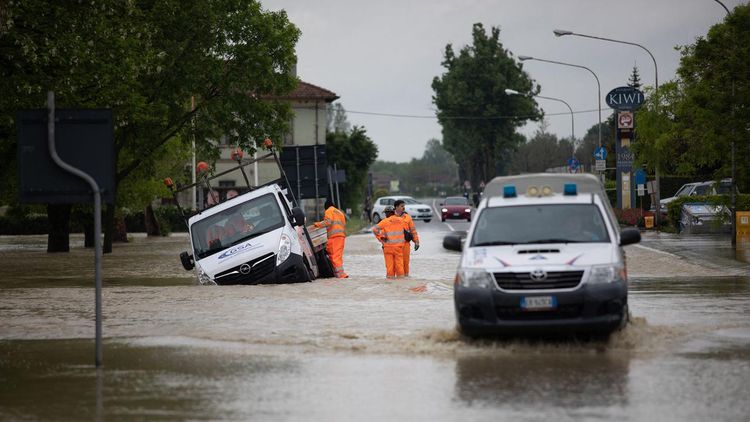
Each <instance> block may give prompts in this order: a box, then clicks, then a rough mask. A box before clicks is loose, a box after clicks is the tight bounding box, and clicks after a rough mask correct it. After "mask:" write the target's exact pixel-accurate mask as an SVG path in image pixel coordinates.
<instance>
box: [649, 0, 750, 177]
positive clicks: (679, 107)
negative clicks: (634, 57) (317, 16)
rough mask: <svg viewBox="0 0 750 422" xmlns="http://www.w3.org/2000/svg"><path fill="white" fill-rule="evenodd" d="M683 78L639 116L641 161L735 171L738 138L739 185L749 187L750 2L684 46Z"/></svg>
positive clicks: (684, 169) (718, 173)
mask: <svg viewBox="0 0 750 422" xmlns="http://www.w3.org/2000/svg"><path fill="white" fill-rule="evenodd" d="M681 54H682V57H681V60H680V66H679V68H678V70H677V74H678V79H677V80H675V81H672V82H671V83H669V84H665V85H664V86H661V87H659V98H658V99H655V98H653V96H651V97H652V98H650V99H649V100H648V101H647V102H646V104H645V106H644V107H642V108H641V109H640V110H639V111H638V113H637V114H636V119H637V120H636V121H637V122H638V142H636V152H637V153H639V155H640V156H641V157H642V158H641V160H644V161H648V162H649V165H651V164H650V163H651V162H654V161H658V162H659V163H660V166H661V167H660V168H661V169H662V170H666V172H667V173H668V172H674V173H677V174H690V175H703V176H708V177H713V178H717V179H718V178H723V177H729V175H730V174H731V150H732V145H731V144H732V141H734V144H735V147H736V152H735V160H736V163H737V171H736V175H737V180H736V182H737V184H738V186H739V188H740V190H741V191H747V190H748V189H750V163H749V162H748V160H747V159H746V158H745V157H747V156H748V154H750V132H748V131H747V127H748V122H750V108H748V107H746V106H744V105H745V104H748V103H750V73H748V72H747V65H746V63H747V62H748V60H750V5H740V6H737V7H736V8H735V9H734V10H733V11H732V13H731V14H730V15H729V16H727V17H726V18H725V20H724V21H723V22H722V23H719V24H716V25H714V26H713V27H711V29H710V30H709V31H708V34H707V35H706V37H699V38H698V39H697V40H696V42H695V43H694V44H692V45H688V46H683V47H682V48H681Z"/></svg>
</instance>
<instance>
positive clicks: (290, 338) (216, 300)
mask: <svg viewBox="0 0 750 422" xmlns="http://www.w3.org/2000/svg"><path fill="white" fill-rule="evenodd" d="M448 223H449V224H444V223H440V222H437V221H433V222H432V223H429V224H425V223H421V222H418V223H417V229H418V230H419V231H420V235H421V236H422V244H423V246H422V248H420V250H419V251H416V252H412V271H411V272H412V275H413V276H412V277H411V278H410V279H407V280H405V281H391V280H386V279H385V277H384V272H385V268H384V264H383V262H382V256H381V255H380V248H379V244H378V243H377V242H375V240H374V239H373V238H372V236H370V235H355V236H350V237H349V238H347V246H346V250H345V255H344V259H345V267H346V270H347V272H348V273H349V274H350V277H351V278H350V279H347V280H344V281H337V280H332V279H325V280H317V281H315V282H312V283H304V284H291V285H278V286H225V287H218V286H199V285H196V284H195V282H194V280H193V274H192V273H191V272H186V271H184V270H183V269H182V267H181V265H180V263H179V257H178V254H179V252H180V251H182V250H184V249H186V248H187V246H188V240H187V237H186V236H185V235H180V234H176V235H174V236H172V237H169V238H156V239H149V238H145V237H143V236H134V238H133V240H132V241H131V242H130V243H127V244H120V245H115V252H114V253H113V254H111V255H106V256H105V259H104V265H103V271H104V295H103V298H104V300H103V314H104V322H103V333H104V338H105V339H104V367H103V368H102V369H100V370H96V369H95V368H94V367H93V361H94V342H93V336H94V321H93V313H94V289H93V251H91V250H85V249H83V248H82V239H81V238H78V237H74V239H73V242H72V252H71V253H68V254H47V253H46V252H45V246H46V245H45V238H44V237H37V236H26V237H0V261H1V262H2V267H3V269H4V270H5V271H4V277H3V278H2V280H0V419H3V420H26V419H63V420H69V419H74V420H80V419H96V420H110V419H179V420H184V419H210V420H216V419H220V420H225V419H232V420H250V419H252V420H274V421H278V420H324V421H328V420H373V421H380V420H431V421H454V420H498V418H499V419H500V420H506V419H511V418H512V419H514V420H521V421H525V420H540V419H554V420H612V419H616V420H633V421H640V420H660V421H662V420H666V421H672V420H673V421H678V420H679V421H683V420H695V421H703V420H727V421H729V420H747V419H748V416H747V415H748V414H750V400H748V394H747V391H748V387H750V267H748V266H746V264H742V263H736V264H731V265H730V263H729V262H728V261H727V262H725V261H719V264H716V263H715V261H716V260H714V259H709V260H708V261H706V260H705V259H704V261H706V262H702V261H696V259H697V258H699V257H696V256H692V255H691V256H689V259H683V258H680V257H679V256H677V255H674V254H676V253H677V252H679V250H678V249H679V248H677V247H674V248H672V249H670V248H669V247H665V245H670V244H675V245H676V244H678V243H679V241H673V240H672V238H669V237H659V238H649V237H644V242H643V243H642V245H637V246H638V248H640V249H637V248H635V247H634V246H629V247H628V248H629V249H628V256H629V266H630V268H629V270H630V275H631V284H630V299H629V300H630V307H631V312H632V315H633V319H632V323H631V324H630V325H629V326H628V327H627V328H626V329H625V330H623V331H622V332H618V333H615V334H613V335H612V336H611V337H610V338H609V339H608V340H602V339H599V340H574V339H568V340H566V339H556V340H543V339H541V340H540V339H506V340H498V339H485V340H469V339H465V338H462V337H461V336H460V335H458V334H457V332H456V331H455V328H454V326H455V318H454V313H453V297H452V287H451V286H452V280H453V275H454V272H455V267H456V264H457V262H458V254H457V253H454V252H449V251H445V250H443V249H442V246H441V240H442V236H443V235H444V234H445V233H446V232H447V231H449V230H451V229H453V230H465V229H466V226H465V223H457V222H450V221H449V222H448ZM705 243H706V242H703V244H705ZM631 248H632V249H631ZM659 249H661V250H663V252H658V250H659ZM650 250H653V251H657V252H654V255H658V256H657V258H658V259H659V261H658V262H659V265H663V266H665V268H664V271H663V272H664V273H666V274H668V276H659V274H660V272H659V269H654V268H647V267H646V264H644V263H647V262H651V261H648V259H649V254H650V252H648V251H650ZM722 259H723V258H722ZM688 260H689V261H690V262H689V264H691V265H692V266H687V265H688V262H687V261H688ZM703 264H706V265H703ZM649 265H650V266H653V264H649ZM681 265H685V266H686V267H685V268H688V270H686V271H682V272H680V268H682V267H679V266H681ZM667 266H670V267H671V268H670V269H671V271H666V270H667V268H666V267H667ZM726 266H730V267H731V268H729V269H728V270H727V271H721V267H726ZM700 268H707V269H708V271H701V270H700ZM675 273H677V274H679V275H674V274H675Z"/></svg>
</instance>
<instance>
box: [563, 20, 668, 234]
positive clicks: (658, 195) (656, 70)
mask: <svg viewBox="0 0 750 422" xmlns="http://www.w3.org/2000/svg"><path fill="white" fill-rule="evenodd" d="M552 32H553V33H554V34H555V36H557V37H563V36H565V35H575V36H577V37H584V38H592V39H595V40H601V41H609V42H614V43H618V44H627V45H632V46H636V47H640V48H642V49H643V50H644V51H645V52H646V53H648V55H649V56H651V60H653V62H654V97H655V98H656V101H654V107H655V109H656V111H657V112H658V110H659V68H658V67H657V66H656V59H655V58H654V55H653V54H651V52H650V51H649V50H648V48H646V47H644V46H642V45H640V44H636V43H634V42H629V41H621V40H615V39H612V38H604V37H596V36H593V35H585V34H579V33H577V32H573V31H568V30H566V29H555V30H554V31H552ZM654 175H655V177H656V189H655V192H654V199H655V200H656V204H655V209H656V210H657V211H656V215H655V216H654V217H655V220H656V228H657V230H658V229H659V224H660V223H661V208H660V206H659V203H660V202H661V192H660V188H659V185H660V183H659V159H658V155H657V159H656V165H655V166H654Z"/></svg>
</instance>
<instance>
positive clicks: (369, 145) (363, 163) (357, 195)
mask: <svg viewBox="0 0 750 422" xmlns="http://www.w3.org/2000/svg"><path fill="white" fill-rule="evenodd" d="M326 154H327V158H328V164H329V165H333V164H336V166H337V168H338V169H339V170H345V171H346V183H344V184H343V185H341V186H340V188H339V192H340V193H341V195H342V204H341V207H342V208H344V209H346V208H351V209H352V210H361V207H360V205H361V204H362V202H363V200H364V194H365V191H366V183H367V169H368V168H369V167H370V165H371V164H372V163H373V162H374V161H375V159H376V158H377V156H378V147H377V146H376V145H375V143H374V142H372V140H371V139H370V138H369V137H368V136H367V133H366V131H365V129H364V128H362V127H358V126H354V128H352V131H351V132H350V133H346V132H335V133H328V134H327V135H326ZM358 213H359V212H356V213H354V214H355V215H356V214H358Z"/></svg>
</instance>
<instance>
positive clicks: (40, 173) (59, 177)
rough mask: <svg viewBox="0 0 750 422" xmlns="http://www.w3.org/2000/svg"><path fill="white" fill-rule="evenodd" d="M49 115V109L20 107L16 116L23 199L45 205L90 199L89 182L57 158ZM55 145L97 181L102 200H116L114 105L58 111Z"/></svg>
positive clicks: (20, 191) (61, 152) (65, 157)
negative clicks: (49, 130)
mask: <svg viewBox="0 0 750 422" xmlns="http://www.w3.org/2000/svg"><path fill="white" fill-rule="evenodd" d="M47 116H48V111H47V110H46V109H43V110H26V111H20V112H19V113H18V115H17V116H16V127H17V128H18V196H19V201H20V202H21V203H44V204H75V203H85V202H91V201H92V200H93V192H92V191H91V187H90V186H89V184H88V183H86V181H85V180H83V179H81V178H79V177H77V176H74V175H73V174H71V173H68V172H67V171H65V170H63V169H62V168H60V167H59V166H58V165H57V164H55V162H54V161H52V157H51V156H50V154H49V148H48V145H47ZM55 149H56V150H57V155H58V156H59V157H60V158H61V159H62V160H63V161H65V162H66V163H68V164H70V165H71V166H73V167H75V168H78V169H80V170H81V171H83V172H84V173H87V174H88V175H89V176H91V177H92V178H93V179H94V180H95V181H96V183H97V184H98V185H99V190H100V191H101V198H102V201H103V202H106V203H113V202H114V200H115V198H114V188H115V158H114V157H115V156H114V135H113V123H112V110H107V109H91V110H71V109H57V110H55Z"/></svg>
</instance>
